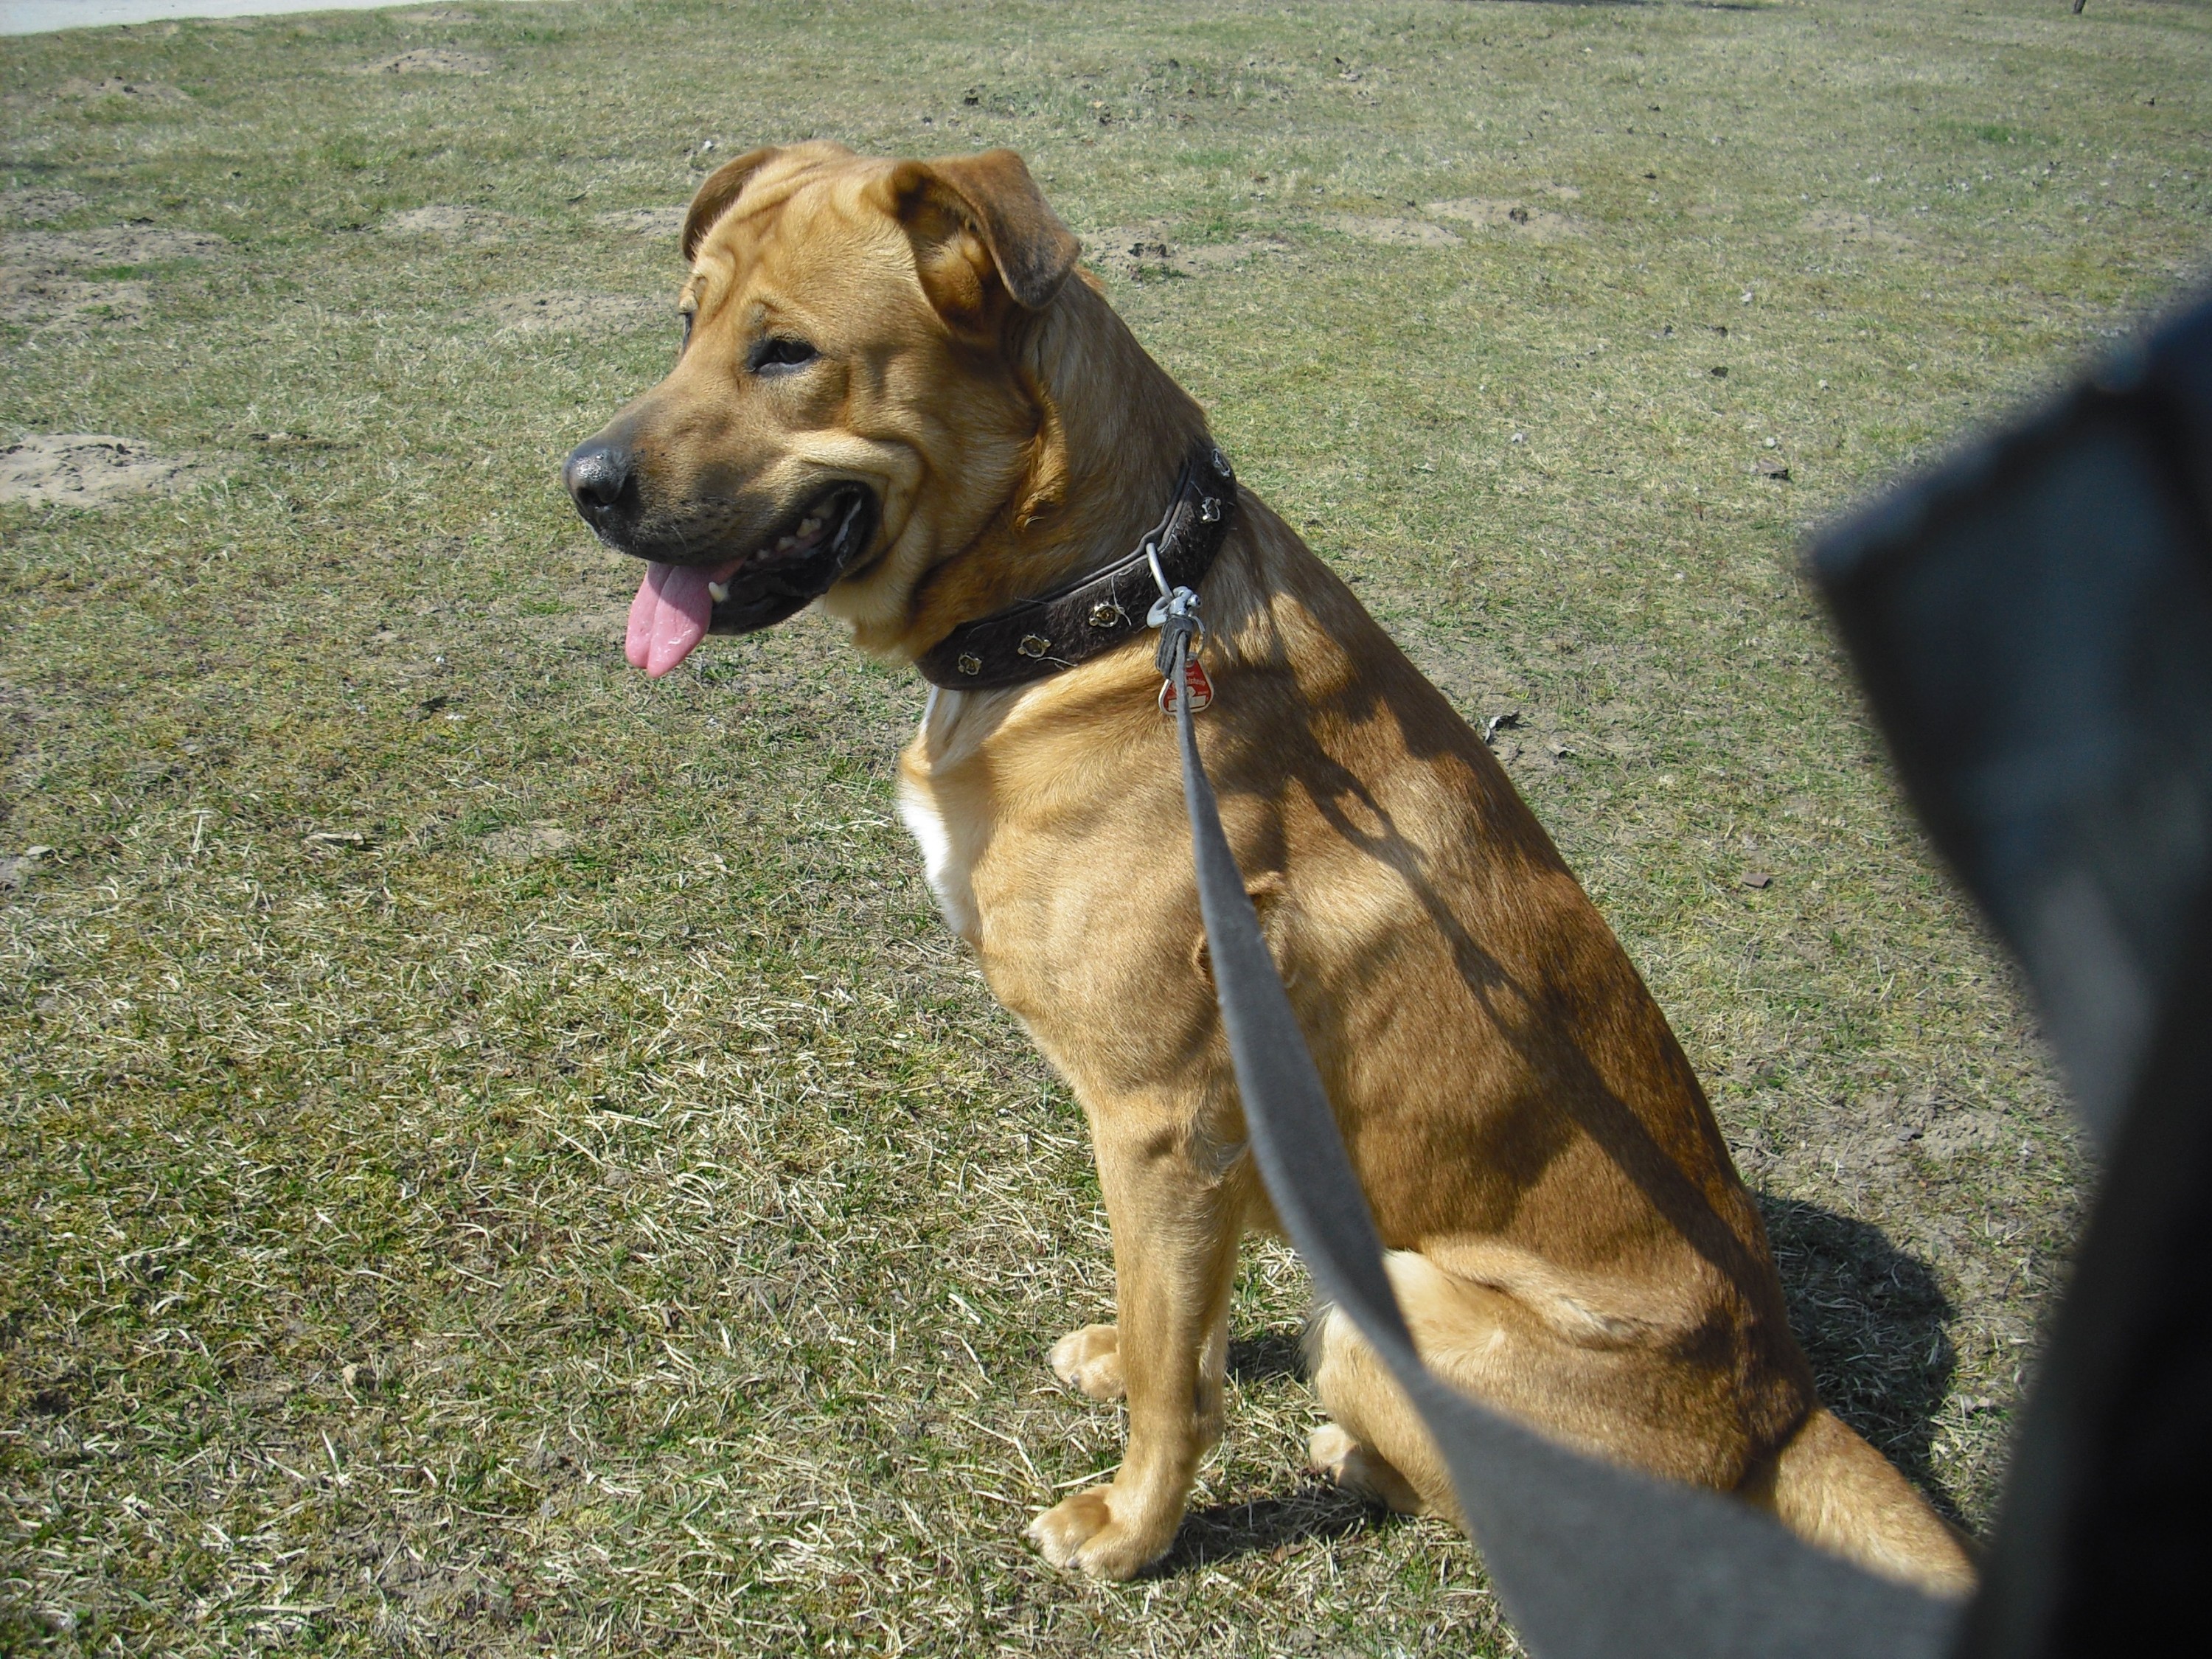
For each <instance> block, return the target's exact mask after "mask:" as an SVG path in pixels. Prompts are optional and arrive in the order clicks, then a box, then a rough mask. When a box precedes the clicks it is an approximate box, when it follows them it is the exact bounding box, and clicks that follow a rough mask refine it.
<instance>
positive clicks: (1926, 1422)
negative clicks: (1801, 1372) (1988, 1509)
mask: <svg viewBox="0 0 2212 1659" xmlns="http://www.w3.org/2000/svg"><path fill="white" fill-rule="evenodd" d="M1757 1196H1758V1200H1759V1212H1760V1214H1761V1215H1762V1216H1763V1217H1764V1218H1765V1222H1766V1236H1767V1239H1768V1241H1769V1243H1771V1244H1772V1245H1773V1247H1774V1261H1775V1266H1776V1267H1778V1268H1779V1269H1780V1270H1781V1274H1782V1291H1783V1295H1784V1297H1786V1298H1787V1299H1788V1301H1789V1304H1790V1328H1791V1329H1792V1330H1794V1331H1796V1333H1797V1340H1799V1341H1800V1342H1801V1343H1802V1344H1803V1345H1804V1347H1805V1352H1806V1354H1807V1356H1808V1358H1810V1359H1811V1360H1812V1362H1813V1375H1814V1377H1815V1378H1816V1379H1817V1380H1818V1381H1819V1383H1820V1400H1821V1403H1822V1404H1824V1405H1826V1407H1828V1409H1829V1410H1831V1411H1832V1412H1834V1413H1836V1415H1837V1416H1838V1417H1840V1418H1842V1419H1844V1422H1846V1423H1848V1424H1850V1425H1851V1427H1853V1428H1854V1429H1857V1431H1859V1432H1860V1433H1861V1434H1863V1435H1864V1436H1865V1437H1867V1439H1868V1440H1869V1441H1871V1442H1872V1443H1874V1444H1875V1447H1876V1448H1878V1449H1880V1450H1881V1452H1882V1454H1883V1455H1885V1456H1887V1458H1888V1459H1889V1460H1890V1461H1891V1462H1893V1463H1895V1464H1896V1465H1897V1466H1898V1468H1900V1469H1902V1470H1903V1471H1904V1472H1905V1475H1906V1477H1907V1478H1908V1479H1910V1480H1911V1481H1912V1483H1913V1484H1914V1485H1915V1486H1918V1487H1919V1488H1920V1489H1921V1491H1922V1492H1924V1493H1926V1494H1927V1496H1928V1498H1929V1502H1931V1503H1932V1504H1935V1506H1936V1509H1937V1510H1940V1511H1942V1514H1943V1515H1944V1516H1946V1517H1947V1518H1948V1519H1949V1520H1951V1521H1953V1522H1957V1521H1958V1520H1959V1519H1960V1516H1959V1514H1958V1512H1957V1510H1956V1508H1955V1506H1954V1504H1952V1502H1951V1500H1950V1498H1949V1497H1948V1494H1946V1493H1945V1492H1944V1491H1943V1490H1942V1487H1941V1486H1939V1485H1938V1484H1937V1483H1936V1479H1935V1474H1934V1470H1933V1468H1932V1465H1931V1462H1930V1459H1929V1449H1930V1447H1931V1446H1932V1444H1933V1443H1934V1441H1935V1437H1936V1413H1938V1412H1939V1411H1941V1410H1942V1406H1943V1402H1944V1401H1945V1400H1946V1399H1947V1398H1948V1397H1949V1395H1950V1392H1951V1376H1952V1373H1953V1372H1954V1371H1955V1370H1957V1369H1958V1358H1959V1357H1958V1351H1957V1350H1956V1349H1955V1348H1954V1347H1953V1346H1952V1344H1951V1339H1950V1336H1949V1335H1948V1334H1947V1333H1946V1331H1945V1330H1944V1323H1945V1322H1946V1321H1947V1320H1948V1319H1949V1318H1950V1316H1951V1304H1950V1300H1949V1298H1948V1297H1946V1296H1945V1295H1944V1294H1943V1291H1942V1286H1941V1285H1939V1284H1938V1283H1937V1282H1936V1273H1935V1270H1934V1269H1933V1268H1932V1267H1929V1265H1928V1263H1927V1262H1925V1261H1922V1260H1921V1259H1920V1258H1919V1257H1917V1256H1915V1255H1910V1254H1908V1253H1907V1252H1905V1251H1904V1250H1901V1249H1899V1248H1898V1247H1897V1246H1896V1245H1895V1244H1893V1243H1891V1242H1890V1240H1889V1238H1888V1237H1887V1235H1886V1234H1885V1233H1883V1231H1881V1228H1879V1227H1876V1226H1874V1225H1871V1224H1870V1223H1868V1222H1864V1221H1860V1220H1857V1219H1856V1218H1852V1217H1850V1216H1846V1215H1838V1214H1837V1213H1836V1212H1834V1211H1833V1210H1828V1209H1823V1208H1822V1207H1821V1206H1820V1205H1817V1204H1807V1203H1803V1202H1801V1201H1799V1200H1796V1199H1790V1198H1778V1197H1775V1196H1773V1195H1771V1194H1764V1193H1762V1194H1758V1195H1757Z"/></svg>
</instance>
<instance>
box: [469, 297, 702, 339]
mask: <svg viewBox="0 0 2212 1659" xmlns="http://www.w3.org/2000/svg"><path fill="white" fill-rule="evenodd" d="M484 309H485V310H486V312H488V313H489V314H490V316H491V317H492V318H493V319H495V321H496V322H497V323H498V324H499V325H500V326H501V328H502V329H503V330H505V331H507V332H508V333H510V334H605V333H611V332H613V331H616V330H618V329H632V328H641V327H642V326H644V325H646V324H647V323H650V322H668V323H671V326H672V319H673V315H674V313H673V311H672V310H671V307H669V306H668V305H667V304H666V303H665V302H664V301H659V300H648V299H645V298H642V297H641V296H640V295H631V294H573V293H570V294H514V295H508V296H507V297H506V298H504V299H500V300H495V301H492V302H491V303H490V304H489V306H487V307H484Z"/></svg>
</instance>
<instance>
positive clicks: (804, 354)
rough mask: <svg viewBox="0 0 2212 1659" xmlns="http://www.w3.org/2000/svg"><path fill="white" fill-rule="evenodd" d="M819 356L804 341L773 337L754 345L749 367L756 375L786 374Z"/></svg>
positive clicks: (818, 353) (781, 336)
mask: <svg viewBox="0 0 2212 1659" xmlns="http://www.w3.org/2000/svg"><path fill="white" fill-rule="evenodd" d="M821 355H822V354H821V353H820V352H818V351H817V350H815V349H814V348H813V347H812V346H811V345H809V344H808V343H806V342H805V341H804V340H794V339H793V338H792V337H790V336H789V335H775V336H771V337H769V338H768V339H765V340H762V341H760V342H758V343H756V344H755V345H754V347H753V350H752V357H751V360H750V365H749V366H750V368H751V369H752V372H753V373H754V374H787V373H789V372H790V371H791V370H793V369H794V368H805V367H806V365H807V364H809V363H811V362H813V361H814V360H815V359H816V358H817V357H818V356H821Z"/></svg>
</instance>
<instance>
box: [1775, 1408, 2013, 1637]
mask: <svg viewBox="0 0 2212 1659" xmlns="http://www.w3.org/2000/svg"><path fill="white" fill-rule="evenodd" d="M1762 1473H1763V1474H1765V1480H1757V1479H1754V1480H1753V1481H1752V1482H1750V1483H1748V1484H1747V1487H1746V1488H1745V1490H1744V1492H1743V1494H1742V1495H1743V1496H1744V1497H1747V1498H1752V1499H1753V1501H1755V1502H1758V1503H1760V1504H1765V1505H1768V1506H1771V1508H1772V1509H1773V1511H1774V1514H1775V1517H1776V1518H1777V1519H1778V1520H1779V1521H1780V1522H1782V1524H1783V1525H1784V1526H1785V1527H1787V1528H1790V1531H1792V1532H1794V1533H1796V1534H1797V1535H1798V1536H1799V1537H1800V1538H1802V1539H1803V1540H1805V1541H1806V1542H1807V1543H1808V1544H1817V1545H1819V1546H1820V1547H1821V1548H1822V1549H1826V1550H1830V1551H1832V1552H1833V1553H1836V1554H1838V1555H1840V1556H1843V1557H1844V1558H1845V1559H1847V1560H1851V1561H1856V1562H1857V1564H1858V1565H1861V1566H1863V1567H1864V1568H1866V1569H1867V1570H1868V1571H1871V1572H1878V1573H1881V1575H1882V1576H1883V1577H1888V1578H1896V1579H1901V1580H1903V1581H1904V1582H1905V1583H1909V1584H1914V1585H1917V1586H1918V1587H1919V1588H1920V1589H1925V1590H1929V1591H1933V1592H1934V1593H1935V1594H1936V1595H1966V1594H1967V1593H1968V1592H1969V1591H1971V1590H1972V1589H1973V1588H1974V1564H1973V1561H1972V1558H1970V1557H1969V1556H1968V1554H1967V1553H1966V1541H1965V1540H1964V1538H1963V1537H1962V1535H1961V1534H1960V1533H1958V1532H1957V1531H1956V1530H1955V1529H1954V1528H1952V1527H1950V1526H1949V1525H1948V1524H1947V1523H1946V1522H1944V1520H1943V1518H1942V1516H1939V1515H1937V1514H1936V1511H1935V1510H1932V1509H1930V1508H1929V1506H1928V1503H1927V1500H1926V1499H1924V1498H1922V1497H1921V1496H1920V1494H1919V1493H1918V1492H1915V1491H1914V1490H1913V1489H1912V1486H1911V1483H1910V1482H1909V1481H1907V1480H1905V1477H1904V1476H1903V1475H1901V1474H1899V1473H1898V1472H1897V1470H1896V1468H1894V1467H1893V1465H1892V1464H1891V1462H1889V1460H1888V1459H1887V1458H1886V1457H1884V1456H1883V1455H1881V1453H1880V1452H1878V1451H1876V1450H1875V1449H1874V1448H1873V1447H1872V1446H1869V1444H1867V1443H1866V1442H1865V1441H1863V1440H1862V1439H1860V1438H1859V1437H1858V1436H1857V1434H1855V1433H1853V1432H1852V1431H1851V1430H1850V1428H1849V1427H1848V1426H1846V1425H1845V1424H1844V1421H1843V1420H1842V1419H1840V1418H1838V1416H1837V1415H1836V1414H1835V1413H1833V1412H1831V1411H1828V1410H1826V1408H1825V1407H1814V1411H1813V1413H1812V1415H1811V1416H1809V1417H1808V1418H1807V1419H1805V1420H1804V1422H1802V1423H1801V1424H1800V1425H1798V1427H1797V1431H1796V1433H1795V1434H1793V1435H1791V1436H1790V1438H1789V1439H1788V1440H1787V1441H1785V1442H1784V1443H1783V1445H1782V1449H1780V1450H1779V1451H1778V1452H1777V1453H1776V1454H1775V1455H1774V1458H1773V1461H1772V1462H1771V1463H1770V1464H1769V1465H1768V1466H1767V1468H1766V1469H1765V1470H1764V1471H1762ZM1762 1488H1763V1490H1762Z"/></svg>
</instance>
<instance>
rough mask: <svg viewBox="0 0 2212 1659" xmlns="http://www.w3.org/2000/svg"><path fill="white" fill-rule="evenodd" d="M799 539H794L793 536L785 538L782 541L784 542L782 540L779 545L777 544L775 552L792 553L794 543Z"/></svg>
mask: <svg viewBox="0 0 2212 1659" xmlns="http://www.w3.org/2000/svg"><path fill="white" fill-rule="evenodd" d="M797 539H798V538H796V537H793V536H786V537H785V538H783V539H782V540H781V541H779V542H778V543H776V544H775V550H776V551H777V552H779V553H788V552H790V551H791V549H792V544H793V542H795V541H796V540H797Z"/></svg>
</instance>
